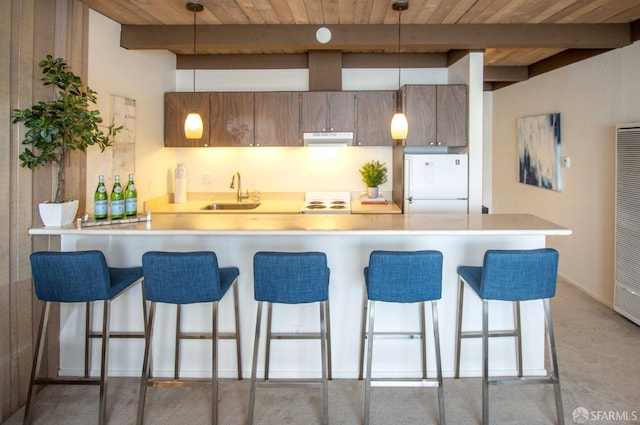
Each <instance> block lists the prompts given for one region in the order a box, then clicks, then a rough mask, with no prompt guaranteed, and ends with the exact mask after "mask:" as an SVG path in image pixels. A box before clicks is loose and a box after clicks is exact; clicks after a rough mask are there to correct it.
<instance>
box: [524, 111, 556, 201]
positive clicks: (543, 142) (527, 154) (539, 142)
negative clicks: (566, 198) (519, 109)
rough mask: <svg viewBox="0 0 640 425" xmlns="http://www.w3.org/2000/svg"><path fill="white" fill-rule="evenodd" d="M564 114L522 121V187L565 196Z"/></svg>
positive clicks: (533, 117)
mask: <svg viewBox="0 0 640 425" xmlns="http://www.w3.org/2000/svg"><path fill="white" fill-rule="evenodd" d="M561 156H562V143H561V139H560V114H559V113H554V114H545V115H535V116H530V117H522V118H518V160H519V163H520V164H519V165H520V168H519V181H520V183H524V184H530V185H533V186H538V187H541V188H544V189H549V190H555V191H557V192H562V168H561V161H562V158H561Z"/></svg>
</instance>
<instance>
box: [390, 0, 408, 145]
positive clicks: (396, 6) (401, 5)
mask: <svg viewBox="0 0 640 425" xmlns="http://www.w3.org/2000/svg"><path fill="white" fill-rule="evenodd" d="M392 7H393V10H397V11H398V94H397V95H396V113H395V114H393V118H392V119H391V138H392V139H394V140H404V139H406V138H407V133H408V132H409V128H408V127H409V124H408V123H407V117H406V116H405V115H404V113H403V112H402V96H401V94H400V35H401V34H400V28H401V27H402V22H401V16H402V11H403V10H407V9H408V8H409V0H397V1H395V2H394V3H393V6H392Z"/></svg>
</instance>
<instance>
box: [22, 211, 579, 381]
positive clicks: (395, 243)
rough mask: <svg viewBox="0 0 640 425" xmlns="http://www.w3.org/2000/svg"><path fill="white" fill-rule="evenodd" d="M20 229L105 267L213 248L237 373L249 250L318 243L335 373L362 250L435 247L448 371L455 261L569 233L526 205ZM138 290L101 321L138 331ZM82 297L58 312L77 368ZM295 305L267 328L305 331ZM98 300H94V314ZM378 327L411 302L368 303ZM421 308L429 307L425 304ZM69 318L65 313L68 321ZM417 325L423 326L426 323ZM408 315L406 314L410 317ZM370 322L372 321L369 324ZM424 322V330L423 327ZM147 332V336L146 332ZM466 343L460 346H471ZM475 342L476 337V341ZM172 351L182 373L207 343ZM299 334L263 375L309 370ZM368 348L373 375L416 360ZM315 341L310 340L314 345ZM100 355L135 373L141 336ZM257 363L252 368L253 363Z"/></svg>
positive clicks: (246, 347)
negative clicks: (160, 253)
mask: <svg viewBox="0 0 640 425" xmlns="http://www.w3.org/2000/svg"><path fill="white" fill-rule="evenodd" d="M30 234H31V235H34V236H38V237H42V236H50V235H57V236H60V238H61V249H62V250H64V251H73V250H85V249H100V250H102V251H104V252H105V255H106V256H107V259H108V262H109V265H110V266H112V267H125V266H137V265H140V263H141V256H142V254H143V253H144V252H146V251H150V250H167V251H192V250H212V251H214V252H216V254H217V256H218V261H219V264H220V266H221V267H225V266H236V267H239V269H240V277H239V282H238V283H239V290H240V293H239V298H240V322H241V332H242V363H243V364H242V366H243V371H244V375H245V376H247V377H248V376H249V374H250V372H251V370H250V365H251V352H252V348H253V347H252V343H253V336H254V335H253V333H254V326H255V313H256V303H255V301H254V299H253V269H252V257H253V254H254V253H255V252H256V251H262V250H274V251H278V250H279V251H323V252H325V253H326V254H327V258H328V264H329V267H330V269H331V283H330V301H331V326H332V329H331V331H332V335H331V342H332V350H333V351H332V359H333V376H334V377H335V378H355V377H357V373H358V355H359V349H358V345H359V330H360V320H361V319H360V318H361V311H362V310H361V309H362V300H363V298H362V297H363V287H364V281H363V276H362V270H363V268H364V267H365V266H366V265H367V263H368V258H369V253H370V252H371V251H372V250H377V249H383V250H420V249H435V250H440V251H442V253H443V255H444V264H443V291H442V299H441V300H440V302H439V307H438V310H439V316H440V338H441V344H442V363H443V364H442V367H443V373H444V375H445V376H452V374H453V357H454V333H455V320H456V319H455V306H456V301H457V299H458V285H457V274H456V267H457V266H458V265H461V264H466V265H481V264H482V256H483V254H484V251H485V250H487V249H530V248H540V247H544V246H545V245H546V237H547V236H562V235H569V234H571V231H570V230H569V229H566V228H563V227H562V226H559V225H556V224H554V223H551V222H548V221H546V220H543V219H541V218H538V217H535V216H532V215H527V214H484V215H483V214H471V215H467V214H414V215H402V214H365V215H360V214H350V215H349V214H347V215H305V214H224V215H211V214H204V213H203V214H155V215H153V217H152V220H151V221H149V222H138V223H130V224H120V225H113V226H94V227H86V228H80V229H77V228H76V227H74V226H69V227H62V228H45V227H43V228H34V229H31V230H30ZM140 296H141V293H140V290H139V289H138V288H135V290H133V291H130V292H129V293H127V294H125V296H124V297H123V298H122V299H121V300H117V301H116V302H114V304H113V311H112V319H113V320H114V322H113V330H134V329H135V330H139V329H140V328H141V327H142V319H141V314H140V311H139V301H140V298H139V297H140ZM229 301H230V300H225V301H223V302H222V303H221V305H220V313H221V316H220V317H221V323H220V329H221V331H225V330H227V329H229V327H230V326H231V323H230V321H229V320H227V318H229V317H230V315H229V313H230V312H231V311H230V309H231V308H232V305H231V303H230V302H229ZM480 306H481V303H480V302H479V301H478V300H475V299H474V297H471V296H470V297H468V299H467V300H466V303H465V308H466V309H467V310H466V313H465V322H464V323H463V327H464V328H466V329H474V328H475V329H479V325H480V320H481V310H480V308H481V307H480ZM83 308H84V306H82V305H77V306H76V305H72V306H70V307H64V308H63V309H62V311H61V336H60V345H61V355H60V370H61V373H62V374H75V373H78V372H79V371H78V365H81V364H82V360H81V359H82V355H83V350H82V343H81V341H82V332H83V330H82V329H81V328H80V327H76V323H78V322H77V321H76V320H75V317H74V316H75V315H77V314H79V313H80V312H82V309H83ZM310 308H311V307H310V306H307V305H295V306H288V305H287V306H283V307H282V308H279V309H278V310H277V312H274V317H273V320H274V329H278V330H281V331H283V332H296V331H298V332H300V331H302V332H306V331H314V330H315V328H314V326H317V320H314V319H316V314H317V310H316V309H315V308H311V309H310ZM98 310H100V309H99V308H96V309H94V314H95V318H94V319H96V320H94V323H96V324H99V322H100V321H99V316H100V314H101V313H100V311H98ZM377 310H378V315H377V317H378V318H379V320H378V321H377V324H379V326H380V328H379V329H380V330H389V331H391V330H394V325H398V324H402V323H404V321H405V319H407V318H411V319H413V318H414V317H417V314H418V308H417V306H415V308H412V306H406V305H397V304H381V305H380V307H379V308H378V309H377ZM174 311H175V310H174V307H172V306H164V305H163V306H162V308H160V309H159V310H158V323H157V327H158V329H164V330H165V334H164V335H162V332H160V334H161V335H159V336H156V337H155V339H154V360H153V361H154V363H153V364H154V370H155V375H156V376H163V375H164V376H168V375H169V374H171V373H172V372H171V370H172V367H173V339H172V336H171V335H172V334H173V329H174V326H175V314H174ZM209 312H210V309H208V308H207V306H199V305H192V306H187V308H185V309H184V310H183V319H182V323H183V329H184V327H186V329H187V330H195V329H206V328H207V326H209V327H210V313H209ZM511 312H512V309H511V307H510V306H507V305H503V304H501V303H500V302H496V304H495V305H494V306H492V308H491V317H490V322H491V326H496V327H500V326H501V325H504V326H505V327H508V326H510V325H511V324H512V314H511ZM522 312H523V316H524V317H526V318H527V319H531V320H525V321H523V322H524V323H523V350H524V352H525V353H526V355H525V356H524V359H523V360H524V368H525V371H526V372H527V373H532V374H542V373H544V347H545V344H544V328H543V326H544V325H543V316H542V305H541V304H540V303H538V302H536V301H531V302H525V303H523V305H522ZM428 314H429V313H428ZM69 318H74V320H68V319H69ZM427 322H428V325H427V326H430V322H429V321H427ZM412 323H417V321H415V320H412ZM377 329H378V328H377ZM429 332H430V331H429V330H427V334H428V335H430V333H429ZM156 335H158V334H156ZM475 342H476V341H468V342H465V344H469V345H471V344H474V343H475ZM477 342H478V347H479V341H477ZM231 343H232V342H230V341H221V342H220V351H219V352H220V374H221V375H220V376H223V377H232V376H233V374H234V371H235V355H234V351H233V350H232V349H231V345H229V346H227V345H226V344H231ZM186 344H188V345H185V346H184V347H185V348H184V349H183V353H182V357H181V370H182V371H183V374H184V375H185V376H193V377H197V376H203V375H206V374H207V373H208V370H210V366H209V362H210V360H209V359H210V346H209V345H208V344H202V343H200V342H198V341H189V342H187V343H186ZM303 344H317V342H313V341H306V342H300V341H295V342H294V341H274V343H273V347H272V349H273V350H274V351H273V352H272V358H271V373H272V375H273V377H299V376H309V375H310V374H316V373H318V369H317V367H316V365H317V364H318V359H317V358H315V357H314V355H315V353H316V352H317V350H314V349H309V347H308V346H306V345H303ZM379 344H380V345H379V347H380V348H379V350H378V349H377V350H376V358H375V359H374V362H376V366H375V369H376V370H377V371H380V374H381V375H380V376H385V373H386V374H397V373H401V374H407V375H410V374H413V373H416V372H417V371H418V370H419V368H420V358H419V352H418V350H413V349H407V345H405V344H417V342H416V341H413V340H408V341H407V340H404V341H402V340H401V341H381V342H380V343H379ZM428 344H429V346H430V348H429V357H428V359H427V361H428V365H429V371H430V373H431V372H432V371H433V370H432V368H433V366H434V360H433V358H432V353H431V351H432V348H431V346H432V341H430V340H429V341H428ZM492 344H496V345H495V347H496V351H495V354H496V355H492V359H491V365H490V367H491V368H492V370H494V371H495V373H497V374H511V373H513V372H514V371H515V360H514V356H513V353H514V351H513V350H514V348H513V344H512V343H511V342H510V341H499V340H496V341H495V342H492ZM314 347H315V346H314ZM112 350H113V351H112V353H111V355H110V362H111V364H110V370H111V371H110V373H111V374H112V375H128V376H137V375H139V373H140V365H141V359H142V351H143V345H142V342H141V341H136V340H121V341H115V340H114V341H113V344H112ZM478 352H479V348H478V349H475V350H474V349H466V350H463V352H462V355H463V356H462V359H461V373H462V375H463V376H479V375H480V370H481V365H480V358H479V356H478V355H476V354H474V353H478ZM92 358H93V359H94V364H93V365H92V366H93V369H94V370H97V359H99V355H97V351H96V353H94V355H93V356H92ZM259 373H260V371H259Z"/></svg>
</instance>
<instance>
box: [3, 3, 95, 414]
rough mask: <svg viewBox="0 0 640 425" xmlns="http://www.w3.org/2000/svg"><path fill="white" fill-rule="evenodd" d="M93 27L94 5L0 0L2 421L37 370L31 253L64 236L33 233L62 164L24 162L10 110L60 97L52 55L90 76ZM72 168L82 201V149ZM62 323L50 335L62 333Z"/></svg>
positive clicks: (55, 245)
mask: <svg viewBox="0 0 640 425" xmlns="http://www.w3.org/2000/svg"><path fill="white" fill-rule="evenodd" d="M87 25H88V8H87V6H85V5H84V4H83V3H81V2H80V1H78V0H3V1H2V2H0V194H1V195H2V200H3V202H1V203H0V217H2V218H3V220H1V221H0V235H1V236H0V422H2V421H4V420H5V419H7V418H8V417H9V416H10V415H11V414H12V413H13V412H15V411H16V410H18V409H19V408H20V407H21V406H22V405H23V404H24V402H25V399H26V392H27V388H28V382H29V374H30V371H31V361H32V351H33V345H34V344H33V343H34V340H35V332H36V330H37V325H38V320H39V313H40V305H41V304H40V302H39V301H38V300H37V299H36V298H35V296H34V293H33V289H32V288H33V285H32V283H31V269H30V265H29V254H30V253H31V252H32V251H36V250H58V249H59V240H58V239H57V238H45V237H42V238H41V237H38V238H32V237H30V236H29V235H28V229H29V228H30V227H32V226H39V225H41V222H40V218H39V215H38V211H37V209H38V207H37V205H38V203H39V202H40V201H44V200H49V199H51V198H52V197H53V190H54V189H53V184H52V182H53V181H54V178H53V176H54V174H53V173H54V172H55V170H52V169H51V167H46V168H42V169H38V170H35V171H34V172H31V171H30V170H28V169H23V168H21V167H20V164H19V161H18V154H19V153H20V152H21V150H22V148H23V146H22V145H21V143H20V141H21V140H22V137H23V135H24V131H25V130H24V128H23V127H22V126H19V125H13V124H11V119H10V117H11V111H12V110H13V109H16V108H20V109H22V108H26V107H29V106H30V105H32V104H34V103H35V102H37V101H39V100H44V99H47V98H50V97H51V96H52V95H53V92H52V90H51V89H45V88H44V87H43V86H42V85H41V84H40V77H41V71H40V69H39V68H38V62H39V61H40V60H41V59H42V58H44V56H45V55H47V54H52V55H54V56H56V57H57V56H59V57H63V58H65V59H66V60H67V61H68V63H69V64H70V65H71V67H72V69H73V70H74V72H75V73H76V74H78V75H81V76H82V77H83V78H84V80H85V81H86V75H87V60H86V58H87V39H88V37H87V34H88V31H87ZM70 169H71V173H69V176H68V178H67V193H68V196H69V197H73V198H77V199H80V200H81V202H82V201H83V200H84V192H85V177H84V176H85V174H86V173H85V169H86V166H85V159H84V155H82V154H79V155H75V156H74V158H72V164H71V167H70ZM80 195H82V196H80ZM80 208H81V209H80V211H84V206H82V205H81V207H80ZM54 317H57V314H56V315H55V316H54ZM56 322H57V320H53V323H52V324H53V325H54V328H52V329H51V330H52V332H51V333H50V335H56V334H57V330H56V329H55V327H56V326H57V325H56ZM48 350H49V356H48V357H49V360H50V361H49V362H48V363H47V366H46V367H47V370H48V371H49V373H51V374H54V373H56V371H57V369H58V361H57V355H58V354H57V353H58V348H57V338H50V344H49V345H48Z"/></svg>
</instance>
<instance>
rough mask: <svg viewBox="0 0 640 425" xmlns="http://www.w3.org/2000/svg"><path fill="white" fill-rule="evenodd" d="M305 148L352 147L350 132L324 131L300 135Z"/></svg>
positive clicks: (351, 134)
mask: <svg viewBox="0 0 640 425" xmlns="http://www.w3.org/2000/svg"><path fill="white" fill-rule="evenodd" d="M302 139H303V140H304V145H305V146H352V145H353V132H352V131H324V132H318V133H302Z"/></svg>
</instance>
